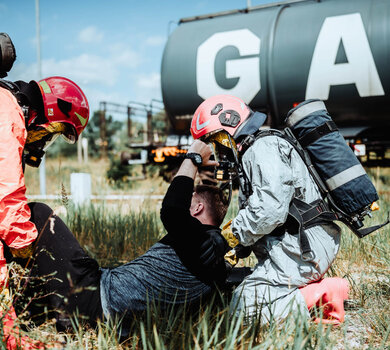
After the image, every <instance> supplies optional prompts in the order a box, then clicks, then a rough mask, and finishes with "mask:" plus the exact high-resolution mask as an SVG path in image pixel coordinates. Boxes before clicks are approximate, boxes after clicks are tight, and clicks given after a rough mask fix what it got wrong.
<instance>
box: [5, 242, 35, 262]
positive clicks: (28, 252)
mask: <svg viewBox="0 0 390 350" xmlns="http://www.w3.org/2000/svg"><path fill="white" fill-rule="evenodd" d="M9 250H10V251H11V254H12V256H13V257H14V258H22V259H27V258H29V257H31V256H32V254H33V244H32V243H31V244H29V245H28V246H27V247H23V248H19V249H16V248H11V247H9Z"/></svg>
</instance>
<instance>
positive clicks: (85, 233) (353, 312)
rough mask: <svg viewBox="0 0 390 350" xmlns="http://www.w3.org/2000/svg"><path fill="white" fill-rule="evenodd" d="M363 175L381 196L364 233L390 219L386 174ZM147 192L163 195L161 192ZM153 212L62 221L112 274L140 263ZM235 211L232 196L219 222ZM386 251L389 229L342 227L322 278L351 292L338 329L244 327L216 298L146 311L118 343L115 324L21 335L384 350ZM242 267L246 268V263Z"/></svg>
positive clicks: (96, 341) (149, 344)
mask: <svg viewBox="0 0 390 350" xmlns="http://www.w3.org/2000/svg"><path fill="white" fill-rule="evenodd" d="M369 173H370V176H371V177H372V179H373V182H374V183H375V185H376V187H377V188H379V191H380V193H381V200H380V201H379V204H380V206H381V209H380V211H379V212H376V213H374V217H373V218H372V219H369V220H367V222H366V225H367V226H368V225H374V224H378V223H381V222H384V221H385V220H386V219H387V212H389V211H390V192H389V191H390V171H389V170H388V169H373V170H371V171H370V172H369ZM96 183H97V185H99V181H97V182H96ZM57 184H58V182H57ZM150 186H151V187H153V188H159V189H160V190H161V192H162V193H164V190H163V187H161V186H160V185H158V184H157V185H156V183H153V184H152V185H149V187H150ZM159 186H160V187H159ZM59 192H60V191H59ZM93 192H94V191H93ZM58 204H59V203H56V205H58ZM156 207H158V206H156V205H154V206H153V205H149V206H148V205H146V204H145V205H144V206H141V207H140V208H137V210H135V209H134V210H129V211H127V212H124V211H123V210H122V209H121V208H120V206H117V205H115V204H112V203H111V204H107V203H105V204H96V203H95V204H93V205H91V206H88V207H82V208H73V207H72V206H71V205H69V206H68V214H67V216H66V220H65V221H66V222H67V224H68V225H69V227H70V228H71V230H72V231H73V232H74V233H75V235H76V237H77V238H78V239H79V241H80V242H81V244H82V246H83V247H84V248H85V249H86V250H87V251H88V252H89V253H90V254H91V255H92V256H93V257H95V258H96V259H97V260H98V261H99V263H100V264H101V265H104V266H115V265H118V264H121V263H124V262H126V261H130V260H132V259H134V258H135V257H137V256H139V255H140V254H142V253H143V252H145V251H146V250H147V249H148V248H149V247H150V246H151V245H152V244H153V243H154V242H156V241H157V240H158V239H159V238H160V237H161V236H162V235H163V234H164V229H163V227H162V224H161V223H160V220H159V212H158V210H156ZM237 210H238V209H237V198H236V194H235V197H234V198H233V200H232V206H231V208H230V209H229V212H228V215H227V219H226V220H225V221H227V220H228V219H229V218H232V217H234V215H235V213H236V212H237ZM340 225H341V224H340ZM341 226H342V225H341ZM389 243H390V227H389V226H386V227H384V228H382V229H381V230H379V231H378V232H375V233H373V234H371V235H370V236H368V237H365V238H363V239H358V238H357V237H356V236H355V235H354V234H353V233H352V232H350V231H348V230H347V229H346V228H345V227H343V233H342V241H341V248H340V252H339V254H338V257H337V259H336V261H335V262H334V264H333V265H332V267H331V269H330V270H329V272H328V276H339V277H344V278H347V279H348V280H349V282H350V285H351V293H350V299H352V301H353V302H352V303H351V304H350V305H349V308H347V310H346V321H345V323H344V324H343V325H341V326H340V327H331V326H324V325H317V324H314V323H312V322H310V321H308V320H306V319H305V318H304V317H301V316H300V315H299V314H296V313H295V314H291V315H290V316H289V317H288V318H287V319H286V320H285V321H284V322H282V323H276V322H273V321H271V323H270V324H269V325H267V326H263V327H261V326H260V325H259V324H257V323H254V324H252V325H249V326H248V325H245V324H244V322H243V319H242V318H241V317H231V316H230V314H229V312H228V305H229V296H228V295H220V294H219V293H217V294H215V295H214V297H213V298H212V299H211V300H207V302H204V303H203V305H202V306H200V307H199V308H197V309H196V310H192V309H189V307H176V308H171V309H168V310H165V311H163V310H161V309H160V308H159V307H158V305H154V304H153V303H150V305H149V309H148V312H147V313H146V315H144V317H142V318H137V319H134V320H133V322H132V324H131V327H130V328H131V332H130V335H129V337H127V338H126V339H119V338H118V336H117V330H118V328H120V321H118V322H112V323H110V324H99V326H98V329H97V330H91V329H86V328H84V327H83V326H82V325H80V324H79V323H78V322H77V320H75V321H74V332H73V333H71V334H59V333H57V332H56V331H55V328H54V326H53V324H51V323H50V322H49V323H47V324H44V325H42V326H40V327H38V328H32V329H30V331H29V332H28V335H29V336H30V337H33V338H35V339H39V340H41V341H43V342H47V343H48V344H49V342H50V341H59V340H62V341H65V342H64V343H63V346H64V348H65V349H142V350H148V349H150V350H152V349H153V350H154V349H205V350H206V349H389V348H390V311H389V306H388V305H389V303H390V244H389ZM244 263H245V264H246V265H253V264H254V259H253V257H252V258H248V259H246V260H245V262H244ZM49 347H50V346H49Z"/></svg>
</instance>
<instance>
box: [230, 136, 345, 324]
mask: <svg viewBox="0 0 390 350" xmlns="http://www.w3.org/2000/svg"><path fill="white" fill-rule="evenodd" d="M242 163H243V167H244V170H245V173H246V174H247V176H248V178H249V181H250V182H251V185H252V189H253V194H252V195H251V196H250V197H249V198H248V200H246V198H245V197H244V196H243V195H242V193H240V198H239V201H240V211H239V213H238V215H237V217H236V218H235V219H234V220H233V222H232V230H233V233H234V234H235V235H236V237H237V238H239V240H240V243H241V244H243V245H244V246H249V245H250V246H252V248H253V252H254V254H255V255H256V257H257V259H258V263H257V265H256V266H255V268H254V272H253V273H252V274H251V275H249V276H248V277H247V278H246V279H245V280H244V281H243V282H242V283H241V284H240V285H239V286H238V287H237V288H236V290H235V291H234V294H233V299H232V304H231V307H232V312H234V313H236V314H239V313H240V312H244V313H245V316H246V319H247V320H250V318H253V317H261V323H262V324H264V323H267V322H269V321H270V319H271V318H273V319H283V318H285V317H286V316H287V315H288V313H289V312H291V311H294V310H299V311H300V312H302V313H303V314H305V315H307V316H309V312H308V310H307V307H306V303H305V300H304V298H303V295H302V294H301V293H300V291H299V289H298V288H300V287H303V286H305V285H307V284H308V283H310V282H314V281H317V280H318V279H320V278H321V277H322V276H323V275H324V274H325V272H326V271H327V270H328V268H329V266H330V265H331V263H332V262H333V260H334V259H335V257H336V254H337V252H338V249H339V242H340V228H339V227H338V226H337V225H336V224H333V223H331V224H327V225H317V226H314V227H312V228H309V229H307V230H306V231H305V232H306V235H307V238H308V240H309V243H310V247H311V249H312V252H313V254H314V258H313V260H312V261H303V260H302V258H301V249H300V245H299V240H298V235H294V234H289V233H288V232H286V233H284V234H282V235H275V234H273V231H274V230H275V228H277V227H278V226H281V225H283V224H284V223H285V221H286V219H287V216H288V210H289V205H290V202H291V200H292V199H293V198H294V197H296V198H298V199H300V200H303V201H305V202H307V203H310V202H313V201H314V200H316V199H319V198H320V192H319V190H318V188H317V186H316V184H315V183H314V181H313V179H312V178H311V176H310V174H309V172H308V170H307V168H306V165H305V164H304V162H303V161H302V159H301V158H300V156H299V155H298V153H297V152H296V150H295V149H294V148H293V147H292V146H291V145H290V144H289V143H288V142H287V141H286V140H284V139H282V138H280V137H277V136H266V137H262V138H259V139H257V140H256V141H255V143H254V144H253V145H252V146H251V147H249V149H248V150H247V151H246V152H245V154H244V155H243V157H242Z"/></svg>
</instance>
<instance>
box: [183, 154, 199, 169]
mask: <svg viewBox="0 0 390 350" xmlns="http://www.w3.org/2000/svg"><path fill="white" fill-rule="evenodd" d="M185 157H186V159H191V161H192V163H194V165H195V166H198V167H199V166H201V165H202V163H203V159H202V156H201V155H200V154H199V153H192V152H191V153H186V156H185Z"/></svg>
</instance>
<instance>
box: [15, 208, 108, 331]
mask: <svg viewBox="0 0 390 350" xmlns="http://www.w3.org/2000/svg"><path fill="white" fill-rule="evenodd" d="M29 207H30V209H31V221H32V222H34V223H35V225H36V227H37V229H38V234H39V235H38V238H37V240H36V241H35V250H34V256H33V259H31V260H30V261H29V262H28V263H27V261H26V260H21V259H19V261H18V262H19V263H20V264H21V265H22V266H23V267H24V266H26V264H27V269H28V270H29V272H28V273H27V279H26V282H25V286H24V289H23V290H22V294H21V297H20V298H19V299H18V302H17V303H16V305H15V308H16V310H17V311H23V310H27V311H28V312H29V314H30V317H31V320H32V321H34V322H35V323H38V324H39V323H42V322H43V321H45V320H46V319H48V318H50V319H51V318H53V317H54V318H55V319H56V325H57V329H59V330H66V329H68V328H71V326H72V325H71V321H70V319H71V317H73V315H74V314H76V315H78V319H79V320H82V321H84V322H85V323H88V324H89V325H90V326H92V327H94V326H96V321H97V320H98V319H102V318H103V312H102V307H101V301H100V274H101V273H100V270H99V265H98V263H97V262H96V260H94V259H92V258H91V257H89V256H88V255H87V254H86V253H85V251H84V250H83V249H82V248H81V246H80V244H79V243H78V241H77V240H76V238H75V237H74V235H73V234H72V232H71V231H70V230H69V228H68V227H67V226H66V225H65V223H64V222H63V221H62V220H61V219H60V218H59V217H58V216H55V215H54V214H53V211H52V210H51V208H50V207H48V206H47V205H45V204H43V203H30V204H29ZM14 260H15V259H14ZM7 261H9V260H7Z"/></svg>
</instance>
